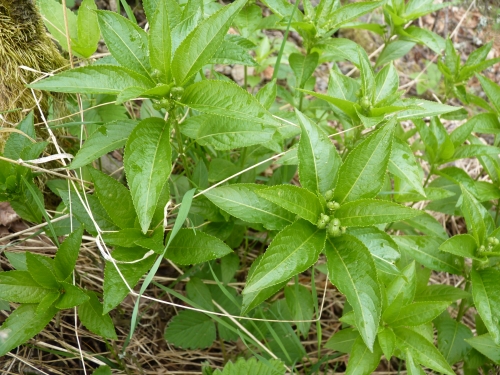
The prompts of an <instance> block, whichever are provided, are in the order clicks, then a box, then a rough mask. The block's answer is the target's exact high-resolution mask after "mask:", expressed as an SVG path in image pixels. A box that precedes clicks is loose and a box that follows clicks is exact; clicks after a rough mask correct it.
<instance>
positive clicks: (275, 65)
mask: <svg viewBox="0 0 500 375" xmlns="http://www.w3.org/2000/svg"><path fill="white" fill-rule="evenodd" d="M299 3H300V1H296V2H295V7H294V8H293V10H292V14H291V15H290V19H289V20H288V25H287V26H286V30H285V35H283V42H281V47H280V51H279V53H278V57H277V59H276V63H275V64H274V72H273V78H272V79H277V78H278V70H279V67H280V64H281V57H282V56H283V51H285V44H286V40H287V39H288V33H289V32H290V26H291V24H292V19H293V16H294V15H295V11H296V10H297V8H298V7H299Z"/></svg>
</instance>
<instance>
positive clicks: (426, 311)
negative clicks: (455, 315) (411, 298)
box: [387, 301, 450, 327]
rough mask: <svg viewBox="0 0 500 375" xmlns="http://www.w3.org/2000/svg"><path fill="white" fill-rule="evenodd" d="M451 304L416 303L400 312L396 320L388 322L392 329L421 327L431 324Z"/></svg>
mask: <svg viewBox="0 0 500 375" xmlns="http://www.w3.org/2000/svg"><path fill="white" fill-rule="evenodd" d="M449 305H450V302H448V301H446V302H416V303H412V304H410V305H406V306H404V307H403V308H401V310H400V311H399V315H398V316H397V317H396V318H395V319H391V320H388V321H387V323H388V324H389V325H390V326H391V327H399V326H419V325H421V324H425V323H428V322H431V321H432V320H434V319H435V318H436V317H438V316H439V315H440V314H441V313H442V312H443V311H445V310H446V308H447V307H448V306H449Z"/></svg>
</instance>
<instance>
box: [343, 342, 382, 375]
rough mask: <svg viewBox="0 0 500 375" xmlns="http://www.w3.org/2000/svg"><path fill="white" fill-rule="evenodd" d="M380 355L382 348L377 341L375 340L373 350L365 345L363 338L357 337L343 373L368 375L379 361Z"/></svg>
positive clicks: (347, 374)
mask: <svg viewBox="0 0 500 375" xmlns="http://www.w3.org/2000/svg"><path fill="white" fill-rule="evenodd" d="M381 356H382V349H381V348H380V345H379V344H378V343H377V342H375V344H374V346H373V350H371V349H369V348H368V347H367V346H366V345H365V343H364V342H363V339H362V338H361V337H358V338H357V339H356V341H354V345H353V346H352V350H351V355H350V356H349V363H348V364H347V369H346V372H345V374H346V375H370V374H372V373H373V371H375V369H376V368H377V366H378V364H379V363H380V357H381Z"/></svg>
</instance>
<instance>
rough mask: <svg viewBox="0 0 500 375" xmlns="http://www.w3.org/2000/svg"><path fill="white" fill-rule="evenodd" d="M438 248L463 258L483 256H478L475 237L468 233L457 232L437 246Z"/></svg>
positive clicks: (480, 259) (478, 258)
mask: <svg viewBox="0 0 500 375" xmlns="http://www.w3.org/2000/svg"><path fill="white" fill-rule="evenodd" d="M439 250H441V251H444V252H447V253H450V254H455V255H458V256H459V257H463V258H471V259H476V260H479V261H482V260H483V258H480V257H479V255H480V254H478V253H477V250H478V246H477V242H476V239H475V238H474V237H473V236H471V235H470V234H458V235H456V236H453V237H451V238H450V239H448V240H446V241H445V242H444V243H443V244H442V245H441V246H439Z"/></svg>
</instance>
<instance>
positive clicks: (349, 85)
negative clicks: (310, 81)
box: [328, 69, 360, 110]
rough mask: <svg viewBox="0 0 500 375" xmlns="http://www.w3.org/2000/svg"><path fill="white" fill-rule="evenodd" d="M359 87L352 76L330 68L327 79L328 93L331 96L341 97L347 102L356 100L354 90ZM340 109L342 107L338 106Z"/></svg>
mask: <svg viewBox="0 0 500 375" xmlns="http://www.w3.org/2000/svg"><path fill="white" fill-rule="evenodd" d="M359 89H360V84H359V82H358V81H357V80H355V79H354V78H351V77H348V76H346V75H344V74H342V73H341V72H338V71H336V70H335V69H332V70H331V71H330V79H329V81H328V95H329V96H331V97H333V98H338V99H342V100H345V101H348V102H356V101H357V100H358V99H357V97H356V92H357V91H358V90H359ZM339 109H340V110H342V108H339Z"/></svg>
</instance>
